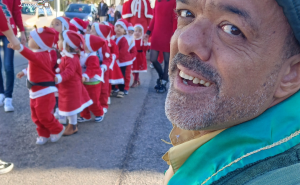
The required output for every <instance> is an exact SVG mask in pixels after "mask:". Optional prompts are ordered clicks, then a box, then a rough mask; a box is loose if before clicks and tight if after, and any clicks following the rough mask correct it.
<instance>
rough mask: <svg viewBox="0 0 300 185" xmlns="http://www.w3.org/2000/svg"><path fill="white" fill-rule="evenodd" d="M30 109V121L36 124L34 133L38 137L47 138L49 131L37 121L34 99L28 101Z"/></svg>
mask: <svg viewBox="0 0 300 185" xmlns="http://www.w3.org/2000/svg"><path fill="white" fill-rule="evenodd" d="M30 109H31V119H32V121H33V122H34V123H35V124H36V126H37V128H36V131H37V133H38V135H39V136H40V137H45V138H49V137H50V131H49V130H48V129H46V128H45V127H44V125H43V124H41V122H40V121H39V119H38V117H37V114H36V111H35V109H36V99H30Z"/></svg>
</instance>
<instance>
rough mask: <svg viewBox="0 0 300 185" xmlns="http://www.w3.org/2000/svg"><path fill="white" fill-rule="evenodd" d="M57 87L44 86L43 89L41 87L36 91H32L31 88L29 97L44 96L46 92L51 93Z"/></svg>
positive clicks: (55, 90)
mask: <svg viewBox="0 0 300 185" xmlns="http://www.w3.org/2000/svg"><path fill="white" fill-rule="evenodd" d="M57 91H58V90H57V88H56V87H52V86H51V87H46V88H44V89H41V90H39V91H36V92H32V90H29V97H30V99H36V98H39V97H42V96H45V95H47V94H51V93H55V92H57Z"/></svg>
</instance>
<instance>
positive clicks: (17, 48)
mask: <svg viewBox="0 0 300 185" xmlns="http://www.w3.org/2000/svg"><path fill="white" fill-rule="evenodd" d="M7 48H10V49H13V50H20V49H21V46H20V43H18V44H16V45H13V44H12V43H9V44H7Z"/></svg>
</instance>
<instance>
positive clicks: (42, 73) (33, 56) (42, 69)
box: [19, 45, 57, 99]
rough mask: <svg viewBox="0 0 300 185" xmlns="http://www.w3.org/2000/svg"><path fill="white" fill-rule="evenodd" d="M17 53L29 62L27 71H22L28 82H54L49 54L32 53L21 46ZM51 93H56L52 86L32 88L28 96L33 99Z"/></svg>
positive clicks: (42, 52)
mask: <svg viewBox="0 0 300 185" xmlns="http://www.w3.org/2000/svg"><path fill="white" fill-rule="evenodd" d="M19 52H20V54H21V55H23V56H24V57H25V58H26V59H27V60H29V62H28V68H27V71H23V72H24V73H25V74H27V79H28V80H29V81H31V82H34V83H40V82H54V78H55V73H54V72H53V69H52V66H53V63H52V61H51V60H50V53H49V52H48V51H39V52H33V51H31V50H30V49H28V48H26V47H24V46H23V45H21V49H20V50H19ZM53 92H57V88H56V87H54V86H53V87H52V86H51V87H42V86H33V87H32V88H31V90H30V91H29V95H30V98H31V99H35V98H38V97H41V96H45V95H47V94H50V93H53Z"/></svg>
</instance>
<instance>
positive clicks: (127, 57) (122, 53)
mask: <svg viewBox="0 0 300 185" xmlns="http://www.w3.org/2000/svg"><path fill="white" fill-rule="evenodd" d="M115 42H116V44H117V45H118V47H119V59H118V60H117V61H118V64H119V66H120V67H124V66H129V65H131V64H132V62H133V61H132V58H131V54H130V53H129V45H128V41H127V39H126V38H125V36H121V37H119V38H116V39H115Z"/></svg>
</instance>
